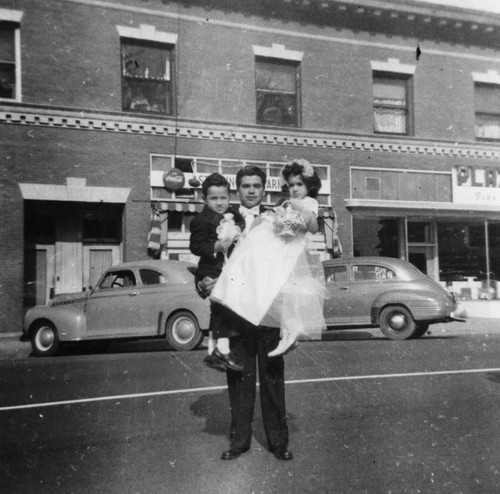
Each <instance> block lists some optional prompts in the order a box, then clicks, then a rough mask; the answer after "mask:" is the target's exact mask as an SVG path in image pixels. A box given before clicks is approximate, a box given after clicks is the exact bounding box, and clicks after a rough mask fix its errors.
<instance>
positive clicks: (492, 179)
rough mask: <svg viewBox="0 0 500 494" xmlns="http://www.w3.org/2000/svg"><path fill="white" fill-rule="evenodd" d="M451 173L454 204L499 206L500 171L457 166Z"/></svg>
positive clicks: (491, 168)
mask: <svg viewBox="0 0 500 494" xmlns="http://www.w3.org/2000/svg"><path fill="white" fill-rule="evenodd" d="M452 172H453V173H452V180H453V202H454V203H456V204H475V205H482V206H500V170H498V169H497V168H493V167H475V166H458V165H457V166H454V167H453V171H452Z"/></svg>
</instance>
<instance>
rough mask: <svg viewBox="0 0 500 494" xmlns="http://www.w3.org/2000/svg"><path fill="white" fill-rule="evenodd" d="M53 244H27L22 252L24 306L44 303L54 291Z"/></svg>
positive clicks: (28, 306)
mask: <svg viewBox="0 0 500 494" xmlns="http://www.w3.org/2000/svg"><path fill="white" fill-rule="evenodd" d="M54 275H55V270H54V246H53V245H42V244H31V245H27V246H26V249H25V254H24V307H25V308H26V309H28V308H30V307H33V306H35V305H45V304H46V303H47V302H48V301H49V300H50V297H51V295H52V294H53V291H54Z"/></svg>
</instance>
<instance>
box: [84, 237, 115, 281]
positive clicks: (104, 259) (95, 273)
mask: <svg viewBox="0 0 500 494" xmlns="http://www.w3.org/2000/svg"><path fill="white" fill-rule="evenodd" d="M120 261H121V250H120V246H119V245H104V244H101V245H84V246H83V289H84V290H92V289H93V288H95V286H96V284H97V282H98V281H99V278H100V277H101V276H102V275H103V274H104V272H105V271H106V270H107V269H108V268H110V267H111V266H114V265H115V264H118V263H119V262H120Z"/></svg>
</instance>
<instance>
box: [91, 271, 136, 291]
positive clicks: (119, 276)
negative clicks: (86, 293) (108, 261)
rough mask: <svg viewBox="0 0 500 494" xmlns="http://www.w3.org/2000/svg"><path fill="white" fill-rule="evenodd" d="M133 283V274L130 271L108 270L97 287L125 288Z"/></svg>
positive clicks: (101, 288)
mask: <svg viewBox="0 0 500 494" xmlns="http://www.w3.org/2000/svg"><path fill="white" fill-rule="evenodd" d="M135 285H136V280H135V275H134V273H133V272H132V271H129V270H120V271H110V272H109V273H107V274H106V276H105V277H104V278H103V280H102V281H101V283H100V284H99V289H100V290H103V289H110V288H111V289H115V288H127V287H131V286H135Z"/></svg>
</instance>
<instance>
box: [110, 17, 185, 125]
mask: <svg viewBox="0 0 500 494" xmlns="http://www.w3.org/2000/svg"><path fill="white" fill-rule="evenodd" d="M117 29H118V33H119V35H120V37H121V47H120V48H121V67H122V109H123V110H124V111H136V112H146V113H161V114H165V115H173V114H174V80H175V77H174V48H175V43H176V42H177V35H176V34H171V33H165V32H161V31H156V28H155V27H154V26H150V25H147V24H141V26H140V27H139V28H131V27H128V26H117Z"/></svg>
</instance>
